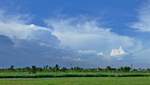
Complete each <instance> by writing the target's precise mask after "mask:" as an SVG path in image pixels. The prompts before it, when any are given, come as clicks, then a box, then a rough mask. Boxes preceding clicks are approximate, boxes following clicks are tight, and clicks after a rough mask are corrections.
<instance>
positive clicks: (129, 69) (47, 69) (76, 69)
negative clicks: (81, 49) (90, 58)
mask: <svg viewBox="0 0 150 85" xmlns="http://www.w3.org/2000/svg"><path fill="white" fill-rule="evenodd" d="M7 71H11V72H29V73H36V72H150V69H149V68H147V69H142V68H138V69H135V68H132V67H130V66H122V67H118V68H114V67H111V66H107V67H97V68H81V67H70V68H67V67H61V66H59V65H58V64H56V65H55V66H53V67H52V66H49V65H46V66H43V67H37V66H30V67H20V68H18V67H15V66H13V65H11V66H10V67H9V68H0V72H7Z"/></svg>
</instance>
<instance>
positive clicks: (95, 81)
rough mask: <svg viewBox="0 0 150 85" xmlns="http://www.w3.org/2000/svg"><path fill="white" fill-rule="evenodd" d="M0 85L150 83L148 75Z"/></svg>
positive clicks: (1, 84)
mask: <svg viewBox="0 0 150 85" xmlns="http://www.w3.org/2000/svg"><path fill="white" fill-rule="evenodd" d="M0 85H150V77H92V78H89V77H86V78H85V77H82V78H78V77H76V78H47V79H1V80H0Z"/></svg>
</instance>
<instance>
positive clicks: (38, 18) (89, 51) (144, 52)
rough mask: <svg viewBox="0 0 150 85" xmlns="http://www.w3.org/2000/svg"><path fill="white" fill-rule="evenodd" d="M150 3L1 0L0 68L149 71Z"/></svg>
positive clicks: (132, 0) (136, 0)
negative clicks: (128, 68) (132, 68)
mask: <svg viewBox="0 0 150 85" xmlns="http://www.w3.org/2000/svg"><path fill="white" fill-rule="evenodd" d="M149 4H150V1H149V0H13V1H12V0H5V1H4V0H0V46H1V48H0V54H1V55H0V58H1V59H0V61H1V62H0V66H9V65H12V64H13V65H16V66H27V65H47V64H48V65H54V64H61V65H63V66H82V67H96V66H107V65H111V66H119V65H131V64H133V65H134V66H135V67H148V66H149V65H150V63H149V60H150V58H149V56H148V55H149V52H150V44H149V43H150V40H149V36H150V25H149V23H150V11H149V10H150V6H149Z"/></svg>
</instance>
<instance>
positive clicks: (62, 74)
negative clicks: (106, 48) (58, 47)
mask: <svg viewBox="0 0 150 85" xmlns="http://www.w3.org/2000/svg"><path fill="white" fill-rule="evenodd" d="M60 77H150V73H144V72H143V73H142V72H141V73H135V72H120V73H119V72H38V73H35V74H30V73H28V72H1V73H0V78H60Z"/></svg>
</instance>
